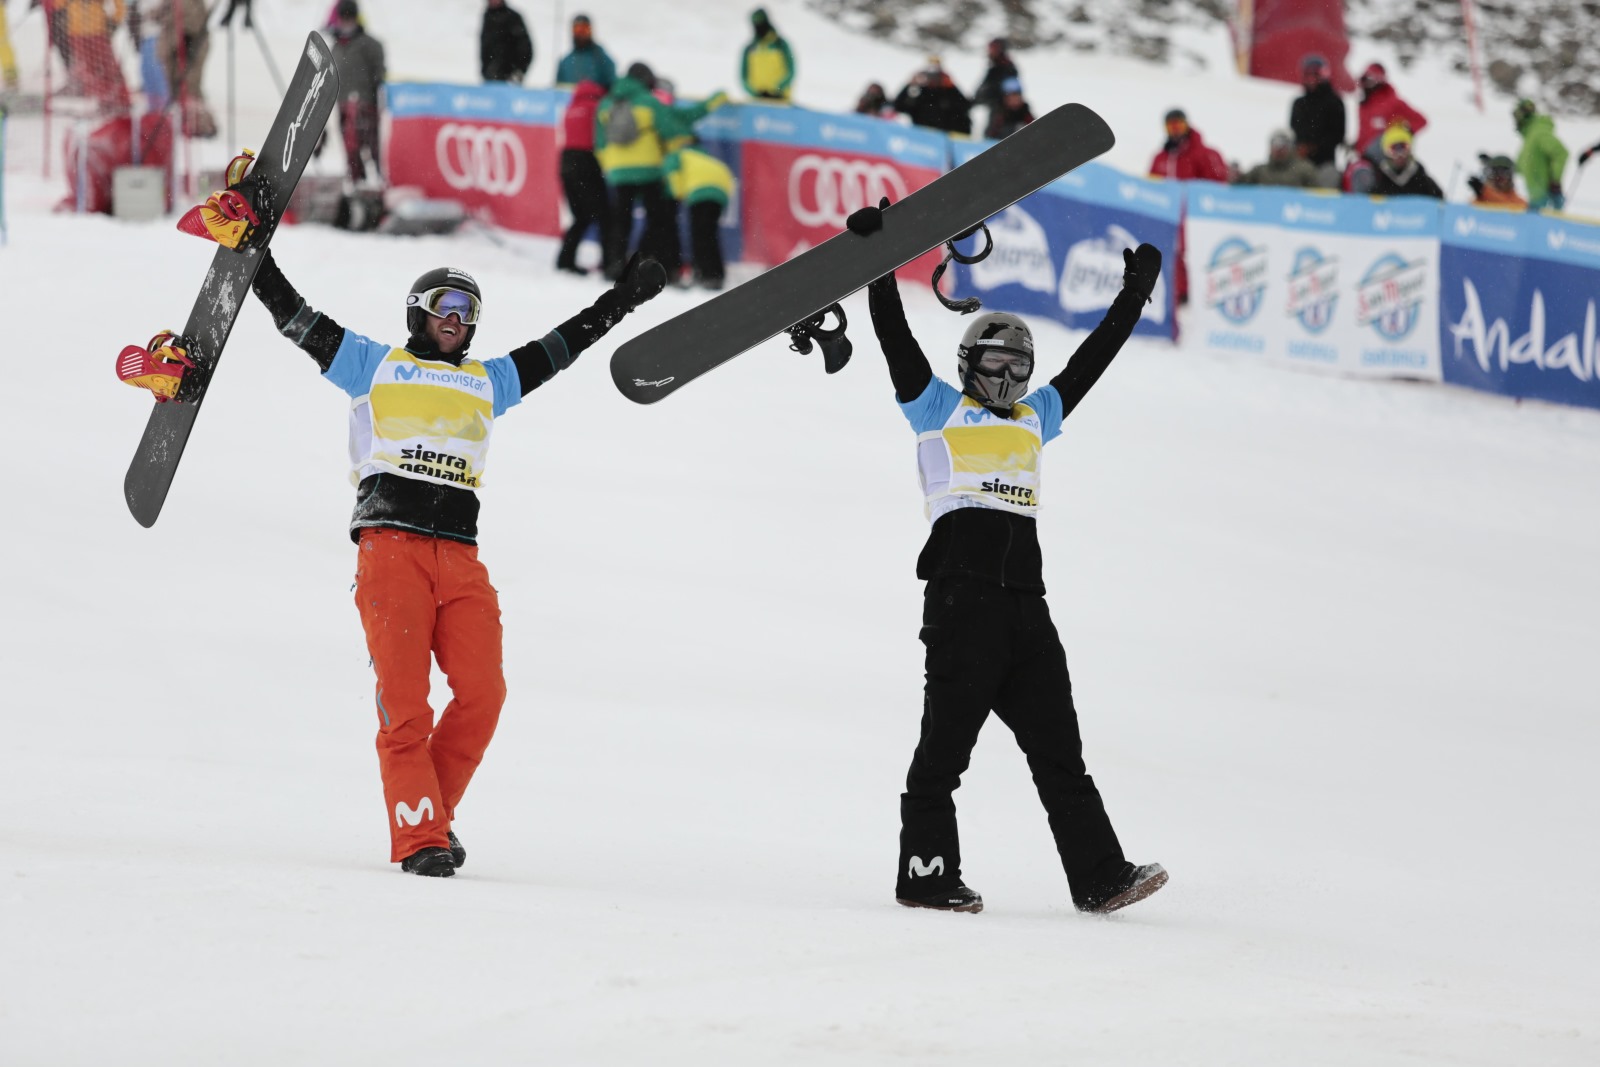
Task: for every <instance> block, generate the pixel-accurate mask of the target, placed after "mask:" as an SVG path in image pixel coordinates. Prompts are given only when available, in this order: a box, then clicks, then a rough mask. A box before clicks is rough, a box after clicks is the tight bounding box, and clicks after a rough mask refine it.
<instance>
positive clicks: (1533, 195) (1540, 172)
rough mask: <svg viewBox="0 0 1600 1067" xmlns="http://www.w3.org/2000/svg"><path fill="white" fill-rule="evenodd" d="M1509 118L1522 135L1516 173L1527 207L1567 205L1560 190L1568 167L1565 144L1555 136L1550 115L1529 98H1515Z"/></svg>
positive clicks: (1554, 127) (1531, 208)
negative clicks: (1526, 199) (1524, 187)
mask: <svg viewBox="0 0 1600 1067" xmlns="http://www.w3.org/2000/svg"><path fill="white" fill-rule="evenodd" d="M1511 117H1512V119H1513V120H1515V122H1516V124H1517V132H1518V133H1520V134H1521V135H1522V151H1521V152H1518V153H1517V172H1518V173H1519V174H1521V175H1522V181H1523V184H1525V185H1526V186H1527V187H1528V210H1529V211H1542V210H1544V209H1545V208H1547V207H1548V208H1554V209H1555V210H1557V211H1560V210H1561V209H1562V208H1564V207H1566V206H1567V198H1566V196H1565V194H1563V193H1562V192H1561V172H1562V171H1564V170H1566V169H1567V146H1566V145H1564V144H1562V143H1561V141H1560V140H1559V139H1558V138H1557V137H1556V124H1555V120H1553V119H1552V118H1551V117H1550V116H1549V115H1541V114H1539V109H1538V108H1537V107H1535V106H1534V103H1533V101H1532V100H1529V99H1527V98H1523V99H1521V100H1518V101H1517V106H1516V107H1515V108H1514V109H1513V110H1512V112H1511Z"/></svg>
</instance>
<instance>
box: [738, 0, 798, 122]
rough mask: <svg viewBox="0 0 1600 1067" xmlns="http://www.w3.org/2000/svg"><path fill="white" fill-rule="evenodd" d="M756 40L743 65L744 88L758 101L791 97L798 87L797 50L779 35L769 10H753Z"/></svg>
mask: <svg viewBox="0 0 1600 1067" xmlns="http://www.w3.org/2000/svg"><path fill="white" fill-rule="evenodd" d="M750 28H751V31H752V32H753V33H754V37H753V39H752V40H751V41H750V43H749V44H747V45H745V46H744V57H743V59H742V60H741V61H740V64H739V79H740V80H741V81H742V82H743V83H744V91H745V92H747V93H749V94H750V96H751V97H752V98H753V99H756V100H781V101H783V102H785V103H787V102H788V100H789V94H790V91H791V90H792V88H793V86H794V53H793V52H792V51H790V50H789V42H788V41H786V40H784V39H783V38H782V37H780V36H778V31H777V30H775V29H773V26H772V20H771V19H770V18H768V17H767V12H766V9H764V8H759V7H758V8H756V9H755V10H754V11H752V12H750Z"/></svg>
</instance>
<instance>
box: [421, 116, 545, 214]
mask: <svg viewBox="0 0 1600 1067" xmlns="http://www.w3.org/2000/svg"><path fill="white" fill-rule="evenodd" d="M434 154H435V155H436V157H437V160H438V164H439V173H440V174H442V175H443V176H444V180H445V181H446V182H448V183H449V185H450V188H452V189H457V190H461V191H463V192H465V191H467V190H469V189H475V190H477V191H478V192H480V193H487V194H488V195H490V196H516V195H517V194H518V193H520V192H522V187H523V186H524V185H526V184H527V182H528V152H527V149H526V148H524V147H523V145H522V138H520V137H518V136H517V134H516V132H515V131H513V130H510V129H507V128H506V127H504V126H468V125H465V124H462V123H458V122H447V123H445V124H444V125H443V126H440V127H439V133H438V135H437V136H436V137H435V138H434Z"/></svg>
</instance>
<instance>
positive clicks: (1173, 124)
mask: <svg viewBox="0 0 1600 1067" xmlns="http://www.w3.org/2000/svg"><path fill="white" fill-rule="evenodd" d="M1166 121H1167V141H1166V144H1164V145H1162V146H1161V151H1159V152H1157V153H1156V157H1155V159H1153V160H1151V161H1150V177H1152V178H1168V179H1172V180H1176V181H1184V180H1187V179H1190V178H1200V179H1203V180H1205V181H1212V182H1225V181H1227V180H1228V164H1227V163H1226V162H1225V161H1224V160H1223V158H1222V153H1220V152H1218V151H1217V150H1216V149H1214V148H1212V147H1211V146H1210V145H1208V144H1206V143H1205V140H1204V138H1202V137H1201V136H1200V131H1199V130H1197V129H1195V128H1194V127H1193V126H1190V125H1189V117H1188V116H1187V115H1185V114H1184V113H1183V112H1182V111H1180V110H1178V109H1177V108H1173V109H1172V110H1171V111H1169V112H1167V120H1166Z"/></svg>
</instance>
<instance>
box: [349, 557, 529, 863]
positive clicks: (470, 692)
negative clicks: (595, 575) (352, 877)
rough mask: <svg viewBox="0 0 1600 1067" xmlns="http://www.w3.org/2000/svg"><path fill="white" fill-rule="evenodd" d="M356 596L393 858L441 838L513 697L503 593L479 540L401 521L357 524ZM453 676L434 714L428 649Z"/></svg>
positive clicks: (447, 674)
mask: <svg viewBox="0 0 1600 1067" xmlns="http://www.w3.org/2000/svg"><path fill="white" fill-rule="evenodd" d="M360 545H361V547H360V550H359V552H358V553H357V555H358V562H357V566H356V607H357V608H358V609H359V610H360V612H361V626H362V628H363V629H364V630H366V633H367V650H368V651H369V652H370V653H371V654H372V666H373V669H374V670H375V671H376V672H377V675H378V681H377V691H378V769H379V771H380V772H381V773H382V774H383V803H384V807H385V809H386V810H387V812H388V822H389V838H390V845H391V847H390V851H389V860H390V862H395V863H397V862H399V861H400V860H402V859H404V858H405V857H407V856H409V855H411V854H412V853H414V852H416V851H417V850H418V849H420V848H427V847H429V846H430V845H437V846H439V847H440V848H444V847H446V846H447V845H448V844H449V842H448V839H447V838H446V837H445V834H446V832H447V831H448V830H449V829H450V821H451V819H452V818H454V816H455V810H456V805H457V804H459V803H460V802H461V797H462V794H464V793H465V792H466V791H467V783H468V782H470V781H471V780H472V772H473V771H475V770H477V769H478V763H479V761H481V760H482V759H483V752H484V749H486V748H488V747H489V739H490V738H491V737H493V736H494V728H495V724H496V723H497V722H498V721H499V718H500V707H501V705H502V704H504V703H505V699H506V682H505V675H504V673H503V671H502V669H501V662H502V656H501V631H500V598H499V596H498V595H497V594H496V593H495V590H494V587H493V586H492V585H490V584H489V572H488V571H487V570H486V569H484V566H483V564H482V563H479V562H478V549H477V547H476V546H474V545H466V544H462V543H461V542H459V541H446V540H443V539H441V538H437V537H427V536H425V535H422V534H413V533H406V532H405V531H403V530H392V529H387V528H371V527H369V528H367V529H364V530H362V531H361V541H360ZM430 654H431V656H432V657H437V658H438V661H439V669H440V670H442V671H443V672H444V675H445V678H446V679H447V680H448V681H449V683H450V692H451V697H452V699H451V701H450V703H449V705H448V706H447V707H446V708H445V709H444V713H443V714H442V715H440V717H439V724H438V726H437V727H435V726H434V718H433V706H432V705H431V704H429V703H428V677H429V673H430V671H431V668H432V663H431V659H430Z"/></svg>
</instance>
